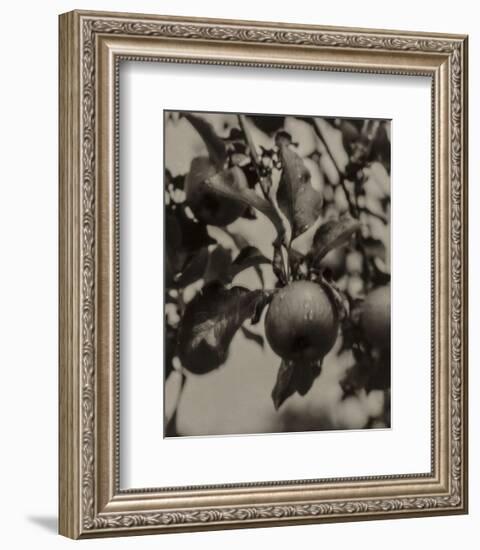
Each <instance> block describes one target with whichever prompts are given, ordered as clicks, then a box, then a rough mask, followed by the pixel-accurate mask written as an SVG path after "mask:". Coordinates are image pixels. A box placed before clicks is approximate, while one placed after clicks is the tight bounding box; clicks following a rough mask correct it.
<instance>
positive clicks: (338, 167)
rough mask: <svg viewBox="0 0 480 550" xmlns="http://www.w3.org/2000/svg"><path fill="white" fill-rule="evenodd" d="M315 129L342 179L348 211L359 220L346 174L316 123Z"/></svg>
mask: <svg viewBox="0 0 480 550" xmlns="http://www.w3.org/2000/svg"><path fill="white" fill-rule="evenodd" d="M313 128H314V130H315V133H316V134H317V136H318V138H319V139H320V141H321V142H322V145H323V147H324V148H325V151H326V152H327V154H328V156H329V157H330V159H331V160H332V162H333V165H334V166H335V168H336V170H337V172H338V176H339V179H340V186H341V188H342V190H343V192H344V194H345V198H346V199H347V203H348V210H349V212H350V215H351V216H352V217H353V218H358V212H357V210H356V208H355V206H354V205H353V203H352V199H351V197H350V193H349V192H348V189H347V186H346V185H345V174H344V172H343V170H342V169H341V168H340V166H339V165H338V163H337V161H336V160H335V157H334V156H333V153H332V150H331V149H330V146H329V145H328V143H327V141H326V139H325V137H324V136H323V133H322V130H321V129H320V127H319V126H318V125H317V124H316V123H315V121H314V122H313Z"/></svg>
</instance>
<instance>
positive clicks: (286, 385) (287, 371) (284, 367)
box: [272, 361, 296, 410]
mask: <svg viewBox="0 0 480 550" xmlns="http://www.w3.org/2000/svg"><path fill="white" fill-rule="evenodd" d="M293 371H294V365H293V363H290V362H285V361H282V363H281V365H280V368H279V369H278V374H277V380H276V382H275V386H274V387H273V390H272V399H273V405H274V407H275V409H276V410H278V409H279V408H280V406H281V405H282V403H284V402H285V400H286V399H288V398H289V397H290V396H291V395H293V394H294V393H295V390H296V388H295V385H294V384H293Z"/></svg>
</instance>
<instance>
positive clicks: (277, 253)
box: [272, 242, 287, 286]
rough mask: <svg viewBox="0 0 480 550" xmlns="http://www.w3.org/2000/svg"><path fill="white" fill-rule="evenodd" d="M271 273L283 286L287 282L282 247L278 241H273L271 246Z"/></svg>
mask: <svg viewBox="0 0 480 550" xmlns="http://www.w3.org/2000/svg"><path fill="white" fill-rule="evenodd" d="M272 269H273V273H274V274H275V276H276V277H277V279H278V280H279V282H280V283H281V284H282V286H285V285H286V284H287V276H286V273H285V265H284V263H283V255H282V248H281V245H280V243H278V242H277V243H274V246H273V262H272Z"/></svg>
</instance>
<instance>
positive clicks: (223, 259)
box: [204, 245, 232, 285]
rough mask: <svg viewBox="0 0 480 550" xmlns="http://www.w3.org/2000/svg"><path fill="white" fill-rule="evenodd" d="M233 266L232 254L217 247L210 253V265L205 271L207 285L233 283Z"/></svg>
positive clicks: (221, 247)
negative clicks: (231, 275)
mask: <svg viewBox="0 0 480 550" xmlns="http://www.w3.org/2000/svg"><path fill="white" fill-rule="evenodd" d="M231 265H232V253H231V252H230V250H228V249H227V248H224V247H223V246H221V245H217V246H216V247H215V248H214V249H213V250H212V252H211V253H210V256H209V259H208V265H207V268H206V271H205V275H204V279H205V285H207V284H208V283H210V282H212V281H220V282H221V283H228V282H230V281H231V277H230V274H229V271H230V267H231Z"/></svg>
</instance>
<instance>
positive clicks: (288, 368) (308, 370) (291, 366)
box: [272, 361, 322, 409]
mask: <svg viewBox="0 0 480 550" xmlns="http://www.w3.org/2000/svg"><path fill="white" fill-rule="evenodd" d="M321 371H322V366H321V362H314V363H294V362H293V361H288V362H286V361H282V363H281V365H280V368H279V369H278V374H277V380H276V382H275V386H274V388H273V390H272V399H273V405H274V407H275V409H279V408H280V406H281V405H282V404H283V403H284V402H285V401H286V400H287V399H288V398H289V397H290V396H291V395H293V394H294V393H295V392H298V394H299V395H301V396H304V395H306V394H307V393H308V392H309V390H310V389H311V387H312V386H313V382H314V381H315V379H316V378H317V377H318V376H319V375H320V373H321Z"/></svg>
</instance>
